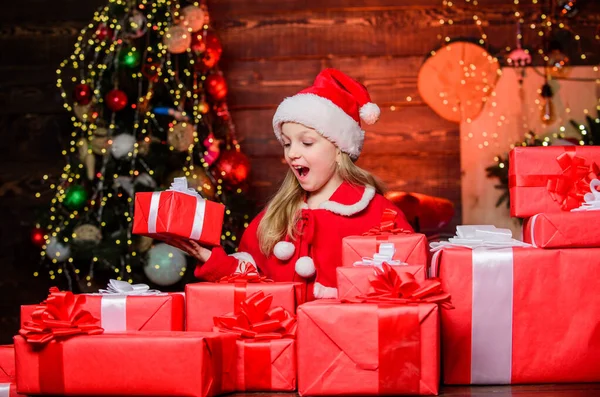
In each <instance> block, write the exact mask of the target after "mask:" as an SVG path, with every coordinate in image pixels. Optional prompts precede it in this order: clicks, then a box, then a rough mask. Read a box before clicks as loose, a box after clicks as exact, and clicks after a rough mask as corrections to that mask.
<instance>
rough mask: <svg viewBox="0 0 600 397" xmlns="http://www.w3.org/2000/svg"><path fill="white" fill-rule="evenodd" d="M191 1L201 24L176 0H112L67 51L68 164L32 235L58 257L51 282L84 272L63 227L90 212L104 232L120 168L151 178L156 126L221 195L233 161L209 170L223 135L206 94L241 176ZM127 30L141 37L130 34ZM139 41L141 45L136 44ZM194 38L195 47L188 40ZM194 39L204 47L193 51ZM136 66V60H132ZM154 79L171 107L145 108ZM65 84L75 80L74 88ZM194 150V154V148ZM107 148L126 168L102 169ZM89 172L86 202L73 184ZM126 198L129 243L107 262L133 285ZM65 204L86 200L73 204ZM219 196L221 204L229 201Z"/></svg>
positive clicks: (204, 190)
mask: <svg viewBox="0 0 600 397" xmlns="http://www.w3.org/2000/svg"><path fill="white" fill-rule="evenodd" d="M190 5H191V6H193V7H195V8H193V7H189V8H188V10H190V9H192V11H194V12H195V13H196V14H194V16H198V15H201V16H203V18H202V20H201V21H200V22H199V21H198V20H193V19H192V18H188V19H185V17H186V16H185V15H182V11H183V12H186V11H188V10H185V9H184V10H182V8H181V5H180V4H179V2H178V1H176V0H174V1H171V0H138V1H135V0H109V3H108V4H107V5H106V6H104V7H102V8H101V9H99V10H98V11H97V12H95V14H94V16H93V19H92V21H91V22H90V23H89V24H88V25H87V26H86V27H84V28H83V29H82V30H81V32H80V34H79V36H78V38H77V41H76V43H75V45H74V50H73V52H72V54H71V55H70V57H69V58H67V59H65V60H64V61H63V62H61V64H60V66H59V68H58V70H57V71H56V74H57V80H56V85H57V88H58V89H59V90H60V94H61V97H62V99H63V107H64V109H65V111H67V112H69V113H71V114H72V117H71V122H72V132H71V139H70V140H69V146H68V148H66V149H64V150H63V151H62V155H63V156H65V157H66V158H67V162H66V164H65V166H64V167H63V171H62V173H61V175H60V178H59V180H58V182H57V183H52V184H50V189H51V190H52V191H53V192H54V193H53V194H54V197H53V198H52V200H51V202H50V209H49V211H50V214H51V215H50V218H49V220H50V222H49V223H48V224H47V225H44V226H42V225H41V224H37V225H36V233H37V235H34V237H33V239H34V241H36V240H37V241H38V242H40V245H41V248H42V250H41V253H40V255H41V261H42V263H44V261H49V262H51V263H52V264H53V265H54V266H49V267H48V275H49V277H50V279H52V280H54V279H55V278H56V277H57V276H58V275H61V274H64V275H65V276H66V277H67V279H68V281H69V284H71V283H72V280H71V279H70V276H69V271H67V270H68V269H67V267H69V268H70V269H69V270H71V271H72V273H73V274H75V275H78V274H80V273H81V271H82V269H81V268H80V267H77V266H75V265H74V259H73V258H72V257H71V256H70V249H69V244H70V243H71V242H72V241H73V240H74V239H76V238H77V237H78V235H77V233H76V232H75V231H74V232H73V233H71V234H70V235H65V234H64V233H61V232H63V231H64V230H66V229H67V227H68V226H69V225H70V224H71V223H72V222H74V221H75V220H76V219H79V218H81V217H83V216H84V214H90V213H94V211H95V223H96V224H97V226H98V227H99V229H100V232H103V228H104V227H105V226H106V222H105V221H104V218H103V211H104V209H105V208H106V207H107V205H108V204H109V203H110V201H111V200H114V199H115V198H119V199H122V195H123V192H122V191H117V190H115V189H114V188H113V185H112V184H111V183H114V182H115V181H119V179H120V178H123V177H124V176H125V177H126V176H129V177H130V178H139V177H141V176H142V173H140V170H142V171H143V173H145V174H147V176H148V177H149V178H153V177H154V176H155V170H154V169H153V168H152V166H151V165H150V164H148V163H147V162H146V161H145V160H144V158H143V156H140V153H142V154H145V153H146V152H147V151H148V147H149V145H150V144H151V143H153V142H156V141H160V139H157V138H156V137H155V136H153V134H152V133H151V132H152V130H159V131H162V132H166V134H167V136H169V137H171V136H176V137H179V136H180V137H181V139H180V140H175V139H173V141H170V140H169V142H168V146H169V150H170V151H178V152H186V156H185V163H184V165H183V167H182V170H181V171H182V173H183V174H182V175H185V176H186V177H188V178H191V179H201V178H199V176H198V174H197V173H196V172H195V167H200V168H201V169H203V170H204V175H206V176H207V177H208V179H207V180H202V181H199V182H198V184H197V187H196V188H197V190H198V191H199V192H200V193H201V194H202V195H203V196H204V197H210V198H217V199H220V200H221V199H224V190H225V187H224V184H225V183H227V182H228V181H229V182H230V179H231V175H229V174H228V170H231V169H232V167H226V166H222V167H219V168H218V169H217V170H216V172H215V173H214V175H215V176H213V174H211V173H210V172H208V168H209V167H210V166H211V165H213V163H214V162H215V161H216V159H217V157H218V156H219V150H220V149H219V146H218V144H219V143H221V141H220V140H218V139H217V138H216V137H215V136H214V134H213V130H212V120H211V119H210V118H211V116H212V114H211V105H210V104H209V103H208V102H207V100H206V96H207V95H211V97H212V98H213V99H214V100H215V102H219V103H220V104H219V105H218V109H217V110H218V116H217V117H219V118H220V119H222V120H225V121H226V124H227V126H228V130H227V136H226V138H225V140H226V148H227V151H229V152H230V153H233V154H234V157H233V159H234V160H231V161H238V163H241V166H240V167H238V168H237V169H236V168H235V167H234V168H233V171H232V172H233V173H234V174H236V172H237V177H238V179H240V180H238V181H236V183H237V182H242V180H243V179H244V178H245V177H246V174H247V165H246V161H247V160H245V158H244V157H243V155H242V154H241V153H240V149H241V148H240V145H239V142H238V140H237V139H236V137H235V130H234V127H233V123H232V121H231V116H230V114H229V110H228V108H227V106H226V104H225V103H224V101H223V99H224V98H225V95H226V93H227V87H226V85H225V81H224V79H223V77H222V74H221V72H220V70H219V69H218V66H217V64H216V63H217V62H218V58H219V57H220V51H221V50H220V43H218V45H217V44H215V46H214V48H215V49H214V54H213V56H212V59H211V60H210V62H209V61H206V62H205V63H204V65H199V64H200V63H201V62H202V61H201V60H199V57H198V53H199V52H201V51H205V48H206V45H205V42H209V43H210V40H211V38H210V37H209V35H210V34H213V33H211V31H210V30H209V17H208V12H207V10H206V6H205V5H204V4H201V3H199V2H194V3H192V4H190ZM116 8H118V9H121V10H123V12H122V15H121V16H120V17H119V16H117V13H115V12H114V10H115V9H116ZM182 21H183V22H185V23H182ZM188 21H189V22H188ZM190 23H194V24H196V25H197V26H196V28H195V29H192V27H191V25H190ZM146 32H150V33H151V34H152V35H153V37H155V38H156V39H154V40H152V39H151V34H146ZM193 32H196V33H193ZM191 35H197V36H196V37H195V40H196V41H193V40H191V39H190V37H189V36H191ZM131 38H133V39H138V40H137V41H134V40H128V39H131ZM140 38H142V39H140ZM203 40H204V42H203ZM139 41H145V43H143V44H141V45H140V44H139V43H138V42H139ZM134 42H135V44H134ZM213 43H214V39H213ZM194 45H196V46H197V47H196V48H194V47H193V46H194ZM199 47H202V48H201V49H200V50H198V48H199ZM207 53H208V52H207ZM215 54H216V55H215ZM140 64H142V66H141V68H140V67H138V66H140ZM200 66H202V67H200ZM121 75H124V76H126V78H127V79H128V80H129V81H130V82H132V84H134V85H136V84H137V90H136V91H137V93H136V94H135V98H131V95H130V96H129V98H128V97H127V96H126V95H125V94H124V93H123V91H121V90H120V87H119V76H121ZM107 77H108V79H107ZM207 79H209V80H210V84H207V83H208V81H207ZM106 80H108V82H106ZM105 84H107V85H106V86H105ZM158 85H162V86H164V87H166V90H167V91H168V94H169V95H170V97H171V98H172V104H173V107H174V109H168V110H164V109H163V111H162V113H159V112H158V110H159V109H157V108H154V109H153V108H152V107H151V106H150V102H151V101H152V99H153V97H154V95H155V88H156V87H157V86H158ZM206 86H208V90H207V88H206ZM69 87H74V88H73V89H72V90H73V91H72V92H71V91H70V88H69ZM106 91H108V93H106ZM207 92H208V93H207ZM82 99H85V100H82ZM190 102H191V103H192V106H191V112H189V110H190V107H187V109H186V106H184V105H185V104H187V103H190ZM88 104H93V105H94V106H90V107H89V108H86V107H85V105H88ZM82 105H83V106H82ZM102 106H107V107H108V108H110V109H111V110H112V113H111V114H110V118H109V119H108V120H103V119H102V117H101V115H100V114H99V112H98V111H97V110H94V109H95V108H100V107H102ZM127 106H129V107H130V108H131V109H133V120H132V121H131V123H130V125H129V130H128V131H127V133H126V134H125V133H123V134H117V130H118V128H119V127H118V119H117V118H118V117H119V111H120V110H121V109H124V108H127ZM217 110H215V112H217ZM165 112H166V113H168V114H169V115H170V116H172V117H173V120H172V121H171V122H169V124H168V131H164V130H163V128H162V127H161V126H160V124H159V122H158V121H157V116H156V114H157V113H158V114H165ZM188 112H189V113H190V114H188ZM200 125H202V126H203V127H204V128H206V129H208V131H209V134H208V137H206V140H205V141H204V142H201V140H200V136H199V134H198V128H196V126H200ZM178 134H179V135H178ZM203 144H204V146H203ZM207 144H208V145H210V146H207ZM203 149H206V150H203ZM210 150H213V151H212V152H211V151H210ZM198 152H200V155H199V156H197V155H196V154H197V153H198ZM77 154H79V158H80V160H81V161H79V162H78V161H72V159H71V157H74V156H76V155H77ZM110 154H112V155H113V156H114V157H116V158H120V159H122V160H125V161H124V163H125V164H127V167H128V170H127V169H126V170H125V172H115V173H114V174H113V175H110V174H108V175H107V174H106V173H107V172H112V171H108V170H109V164H108V162H109V160H110ZM97 155H100V157H101V160H100V161H101V164H100V167H98V168H99V171H98V172H95V171H94V170H95V169H96V167H95V163H94V161H95V159H96V158H97ZM235 155H237V156H238V157H235ZM229 158H231V156H229ZM195 160H196V161H198V160H199V163H200V164H198V165H195V164H194V163H195ZM110 169H111V170H112V168H110ZM90 170H92V171H90ZM86 173H87V176H88V179H90V180H91V179H93V180H94V181H95V182H96V183H95V184H94V186H93V188H92V191H91V195H90V197H89V200H88V197H87V192H85V190H83V189H82V188H81V187H79V186H78V185H77V183H78V182H79V181H81V180H82V179H83V178H85V174H86ZM234 176H236V175H234ZM43 179H44V180H46V181H47V180H49V175H44V177H43ZM146 180H148V179H146ZM233 191H234V192H235V194H238V195H240V194H242V192H243V189H242V188H241V187H237V188H235V189H233ZM41 196H42V194H41V193H39V192H38V193H36V197H38V198H39V197H41ZM132 196H133V195H129V196H128V197H127V200H126V201H127V207H126V209H125V210H124V211H123V212H122V213H119V214H118V215H119V216H120V217H121V218H122V219H123V224H125V225H129V226H128V227H126V228H125V231H126V233H125V237H124V238H123V239H119V238H117V239H116V240H115V241H114V243H115V244H116V245H125V246H127V249H126V254H125V255H123V256H121V258H120V261H119V263H112V264H110V266H111V267H112V268H114V272H115V276H116V278H117V279H118V280H126V281H128V282H130V283H131V282H133V281H134V280H133V278H132V274H131V273H132V267H131V260H132V258H135V257H136V256H139V254H140V252H139V250H138V249H137V248H136V246H135V244H134V241H133V237H132V234H131V223H132V220H133V219H132V218H133V206H134V197H132ZM69 203H77V204H80V203H83V204H82V205H81V206H79V205H69ZM225 204H226V205H227V203H226V202H225ZM115 208H118V207H115ZM226 215H231V209H230V208H227V209H226ZM85 216H87V215H85ZM243 218H244V220H245V223H244V227H247V221H248V218H249V216H248V215H247V214H246V215H244V216H243ZM59 237H60V240H58V239H59ZM221 238H222V240H223V241H226V240H230V241H232V242H235V241H236V240H237V236H236V233H235V232H232V231H229V230H227V231H225V232H224V233H223V235H222V236H221ZM103 260H105V259H104V258H102V257H100V256H94V257H93V258H92V259H91V263H90V264H89V270H88V272H87V274H86V276H85V277H86V281H87V285H88V286H91V280H92V279H93V277H94V266H95V264H97V263H98V262H99V261H103ZM185 270H186V269H185V267H184V268H182V269H181V276H183V273H184V272H185ZM39 275H40V272H39V271H36V272H34V276H39Z"/></svg>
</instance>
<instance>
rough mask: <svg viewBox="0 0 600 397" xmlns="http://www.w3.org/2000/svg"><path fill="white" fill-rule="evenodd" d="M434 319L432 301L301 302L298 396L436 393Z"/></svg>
mask: <svg viewBox="0 0 600 397" xmlns="http://www.w3.org/2000/svg"><path fill="white" fill-rule="evenodd" d="M438 316H439V314H438V306H437V305H436V304H432V303H420V304H411V305H400V304H389V303H387V304H386V303H379V304H378V303H352V304H349V303H339V302H336V301H315V302H310V303H305V304H304V305H302V306H300V307H299V308H298V340H297V342H298V391H299V393H300V395H308V396H318V395H349V394H352V395H363V396H366V395H397V394H413V395H436V394H437V393H438V387H439V359H440V354H439V318H438Z"/></svg>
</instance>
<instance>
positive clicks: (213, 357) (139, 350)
mask: <svg viewBox="0 0 600 397" xmlns="http://www.w3.org/2000/svg"><path fill="white" fill-rule="evenodd" d="M235 341H236V336H235V335H232V334H220V333H199V332H167V331H152V332H131V333H115V334H102V335H91V336H88V335H84V336H75V337H72V338H70V339H67V340H64V341H60V342H57V341H56V340H52V341H50V342H49V343H48V344H47V345H45V346H43V347H42V348H41V349H36V348H34V347H33V345H31V344H29V343H28V342H26V341H25V339H24V338H23V337H21V336H15V338H14V342H15V350H16V370H17V390H18V391H19V393H24V394H56V395H66V396H73V395H80V396H83V395H88V396H89V395H107V396H109V395H137V396H169V397H177V396H182V397H183V396H185V397H204V396H214V395H217V394H221V393H228V392H232V391H234V390H235V380H236V373H235V372H236V363H235V348H236V347H235Z"/></svg>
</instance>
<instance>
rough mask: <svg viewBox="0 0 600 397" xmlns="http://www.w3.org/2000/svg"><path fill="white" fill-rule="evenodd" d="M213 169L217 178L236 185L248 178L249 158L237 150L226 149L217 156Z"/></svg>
mask: <svg viewBox="0 0 600 397" xmlns="http://www.w3.org/2000/svg"><path fill="white" fill-rule="evenodd" d="M215 169H216V176H217V177H218V178H220V179H222V180H223V181H224V182H225V183H227V184H229V185H232V186H237V185H239V184H241V183H242V182H244V181H245V180H246V179H247V178H248V174H249V173H250V160H248V157H246V155H245V154H244V153H242V152H240V151H239V150H235V149H230V150H226V151H224V152H222V153H221V155H220V156H219V159H218V160H217V162H216V164H215Z"/></svg>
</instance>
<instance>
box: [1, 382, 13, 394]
mask: <svg viewBox="0 0 600 397" xmlns="http://www.w3.org/2000/svg"><path fill="white" fill-rule="evenodd" d="M10 385H11V384H10V383H0V397H10Z"/></svg>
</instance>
